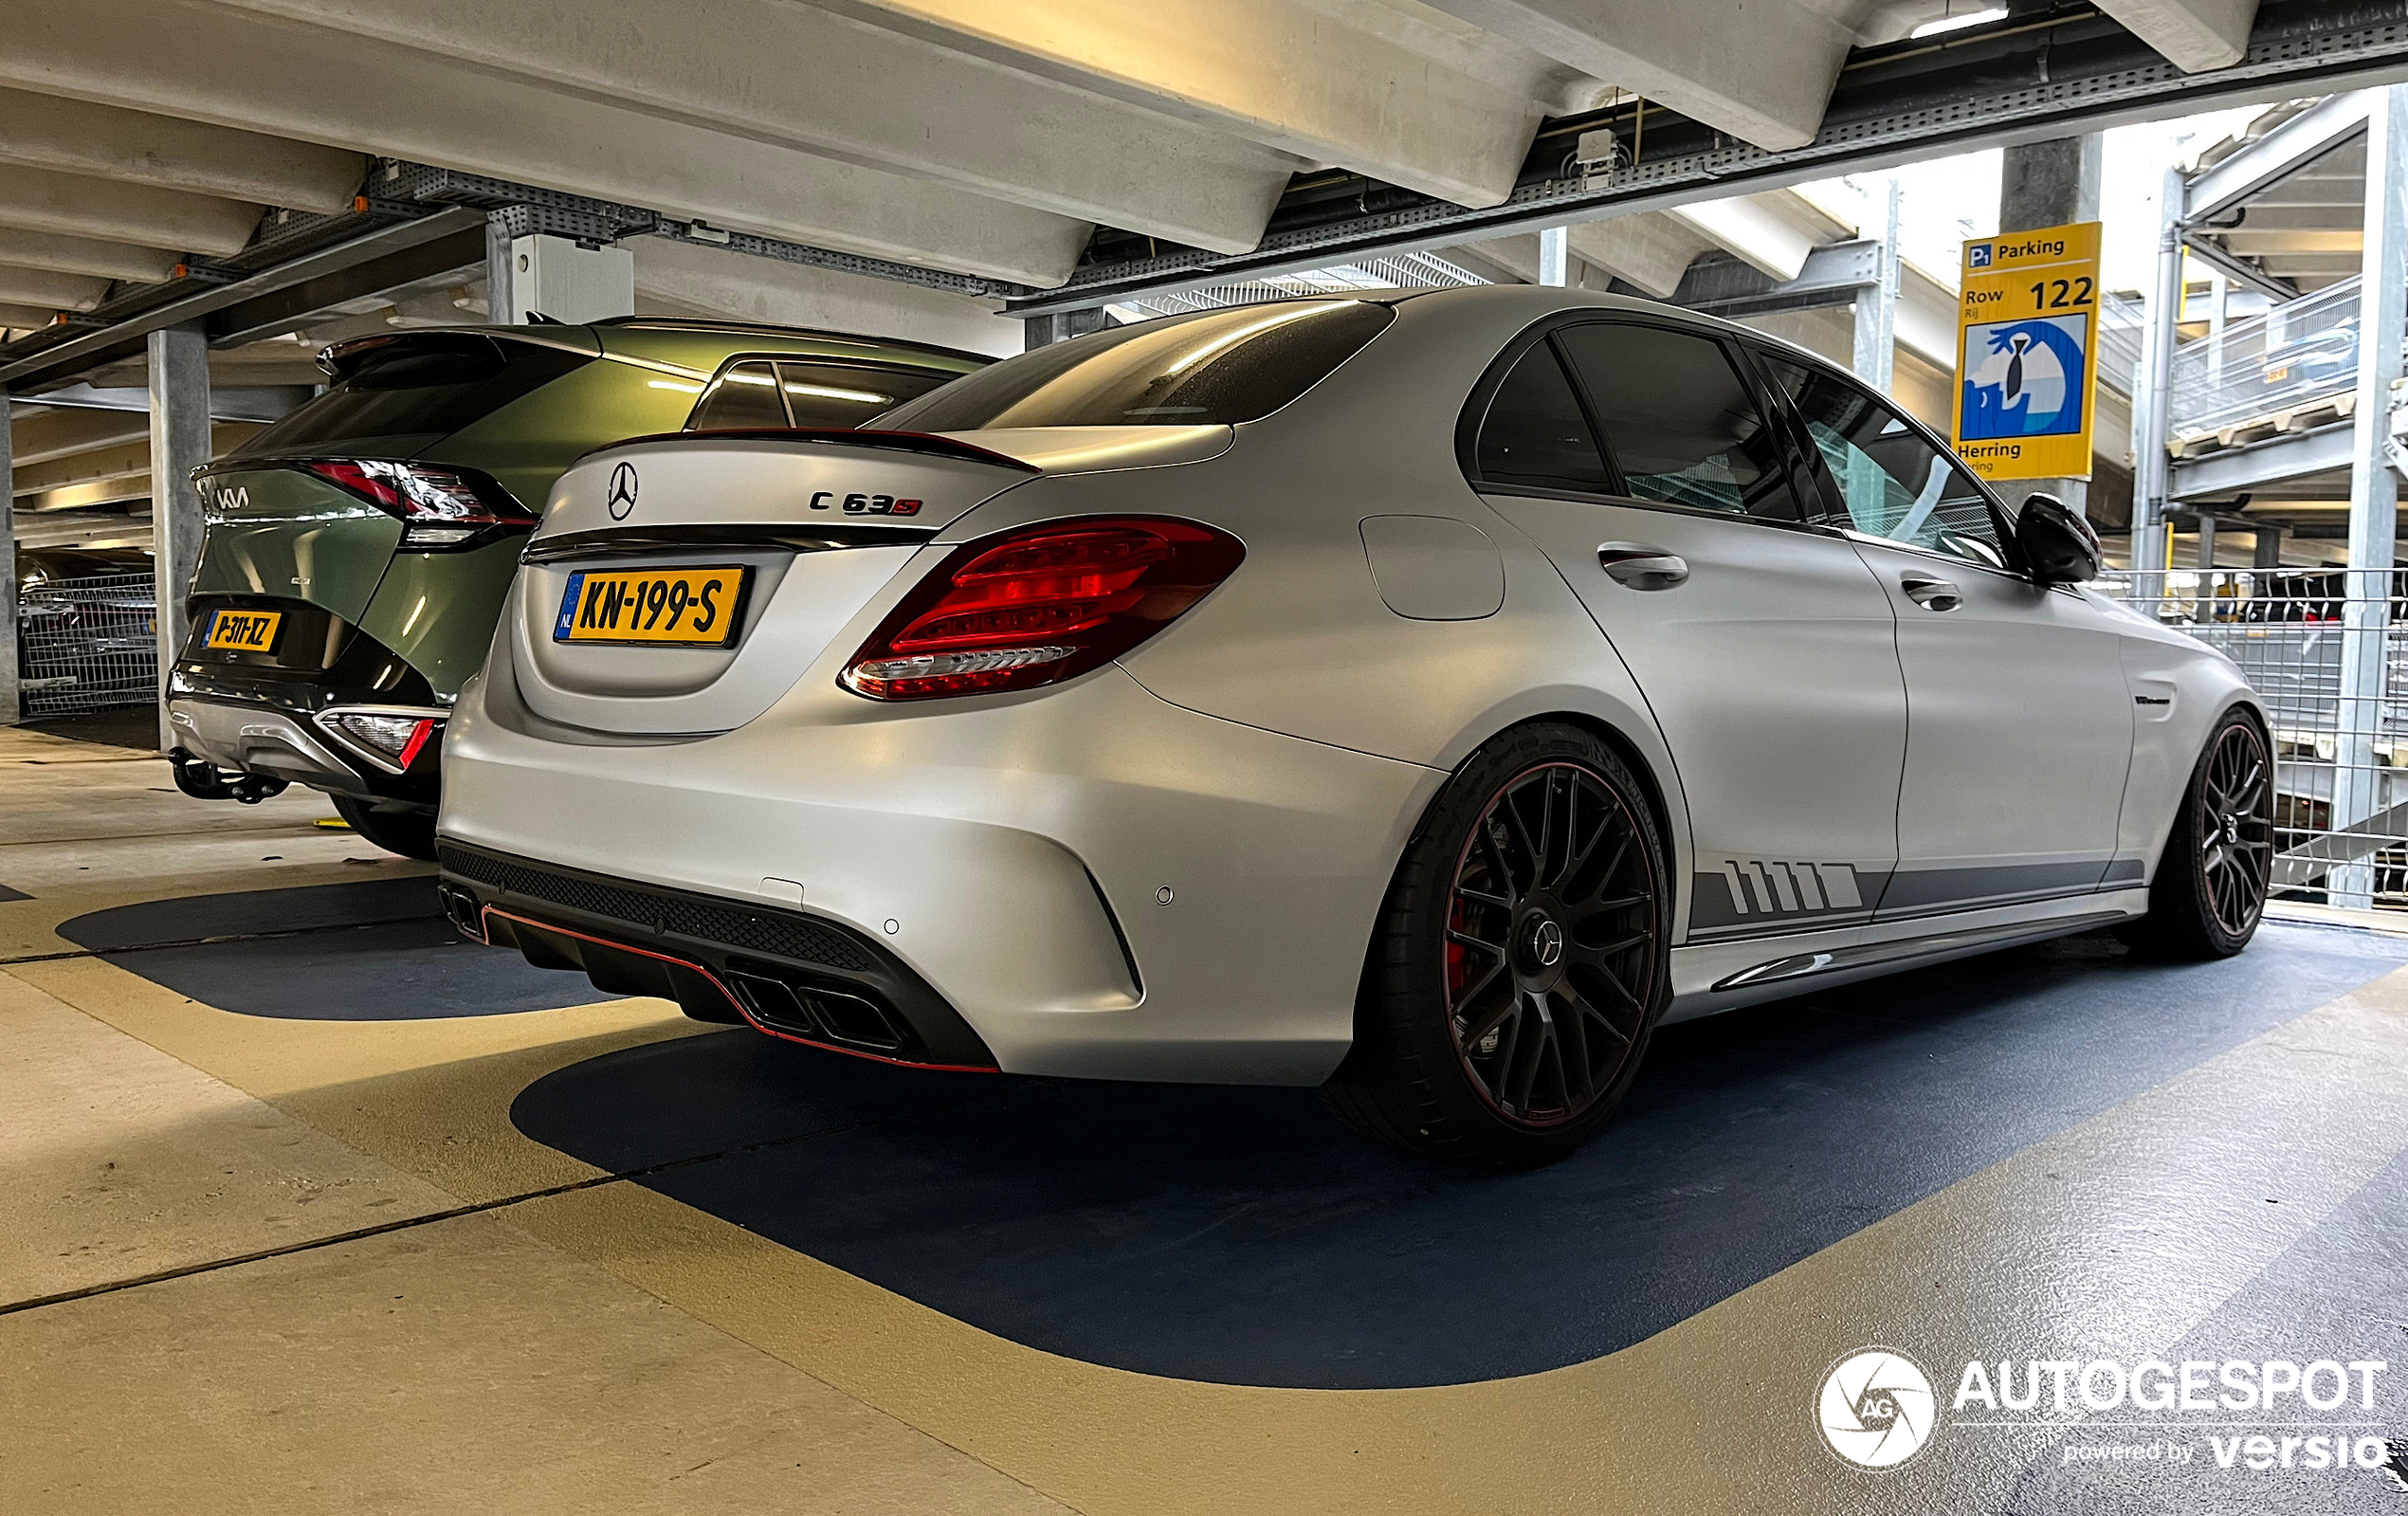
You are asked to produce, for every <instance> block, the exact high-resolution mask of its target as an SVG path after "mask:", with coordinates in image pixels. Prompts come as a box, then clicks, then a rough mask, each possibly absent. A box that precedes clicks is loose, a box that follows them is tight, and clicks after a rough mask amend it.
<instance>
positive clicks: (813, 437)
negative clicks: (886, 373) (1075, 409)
mask: <svg viewBox="0 0 2408 1516" xmlns="http://www.w3.org/2000/svg"><path fill="white" fill-rule="evenodd" d="M667 442H826V443H835V444H837V445H839V446H842V447H881V448H885V450H887V451H889V452H916V453H921V454H924V455H926V456H929V457H934V458H958V459H960V460H962V461H963V462H965V463H974V464H994V465H997V466H1001V467H1004V468H1016V469H1018V470H1020V471H1021V472H1022V473H1026V474H1042V473H1044V472H1045V470H1044V469H1042V468H1039V467H1038V466H1036V465H1034V464H1031V463H1027V462H1024V461H1023V460H1021V459H1018V458H1013V457H1012V456H1010V455H1009V454H1006V453H999V452H995V451H994V450H993V449H991V448H987V447H978V446H976V445H975V444H973V443H967V442H963V441H962V440H961V439H959V438H958V437H947V436H942V435H939V433H937V432H933V431H848V430H845V429H843V428H841V427H758V428H748V429H735V430H729V431H656V432H652V433H649V434H648V435H646V436H642V437H622V438H620V439H619V440H618V441H616V442H613V443H610V444H607V445H605V446H603V447H596V448H593V450H592V451H590V452H587V453H586V454H585V455H584V456H585V457H587V458H591V457H593V455H594V453H605V452H616V451H617V450H618V449H620V448H622V447H646V446H648V445H650V444H653V443H667Z"/></svg>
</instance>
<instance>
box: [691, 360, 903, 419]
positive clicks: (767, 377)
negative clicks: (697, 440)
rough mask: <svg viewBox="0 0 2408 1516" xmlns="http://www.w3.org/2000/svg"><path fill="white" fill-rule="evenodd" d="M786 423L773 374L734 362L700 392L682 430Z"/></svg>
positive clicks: (755, 365) (768, 369) (767, 367)
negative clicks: (692, 412)
mask: <svg viewBox="0 0 2408 1516" xmlns="http://www.w3.org/2000/svg"><path fill="white" fill-rule="evenodd" d="M882 409H883V408H882ZM787 424H788V423H787V420H786V403H785V402H784V401H782V400H780V399H779V398H778V397H777V373H776V371H775V369H773V368H771V367H770V365H768V364H767V363H737V364H731V365H730V366H729V367H728V370H727V372H726V373H724V374H721V375H720V376H719V377H718V378H716V379H713V380H712V381H711V383H710V388H708V389H706V390H704V391H703V392H702V400H701V401H700V402H699V403H698V404H697V405H696V406H695V407H694V414H693V415H691V416H689V417H687V418H686V422H685V429H686V430H688V431H742V430H751V429H758V428H775V427H783V426H786V425H787Z"/></svg>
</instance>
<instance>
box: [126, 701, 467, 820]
mask: <svg viewBox="0 0 2408 1516" xmlns="http://www.w3.org/2000/svg"><path fill="white" fill-rule="evenodd" d="M430 713H431V712H430ZM167 719H168V722H169V724H170V725H172V726H173V727H174V728H175V734H176V739H177V745H179V746H181V747H183V748H185V749H187V750H188V751H190V752H191V753H192V755H193V756H194V757H195V758H205V759H207V760H208V761H209V762H210V763H212V764H215V765H216V766H217V767H219V768H221V769H230V770H233V771H235V772H238V773H242V774H259V775H265V776H267V777H269V778H276V779H283V780H287V781H289V782H291V783H294V784H305V785H308V786H309V787H310V788H311V789H314V790H324V791H327V792H329V793H331V794H335V795H350V796H352V797H354V798H356V799H362V800H369V801H376V802H382V803H387V804H399V805H404V806H408V807H410V808H413V809H418V810H426V811H431V810H433V809H434V808H435V804H436V800H437V798H438V796H439V795H440V793H441V784H442V779H441V776H440V772H439V762H440V760H439V759H438V758H436V757H435V756H434V754H433V752H432V751H431V750H432V749H434V748H436V747H437V746H439V742H438V743H430V744H429V749H430V751H429V754H428V755H427V756H426V757H425V758H422V759H421V760H420V761H419V762H418V763H416V764H414V765H413V766H412V767H411V769H410V772H408V773H402V774H396V773H389V772H386V766H380V765H379V764H377V763H375V762H374V761H371V760H370V759H368V758H365V757H363V756H360V755H356V754H354V753H352V752H350V751H349V750H348V749H347V747H346V745H345V744H344V743H343V742H342V741H341V740H338V739H337V738H336V737H334V736H333V735H331V734H330V733H328V732H327V731H326V730H325V729H324V728H323V727H322V726H320V725H319V723H318V721H317V720H316V719H315V717H314V715H313V713H310V712H307V711H301V710H295V709H292V708H290V707H287V706H283V705H277V704H271V703H267V702H265V701H259V700H229V699H225V698H222V697H220V698H208V697H203V696H199V695H193V694H173V695H171V696H170V698H169V700H168V704H167Z"/></svg>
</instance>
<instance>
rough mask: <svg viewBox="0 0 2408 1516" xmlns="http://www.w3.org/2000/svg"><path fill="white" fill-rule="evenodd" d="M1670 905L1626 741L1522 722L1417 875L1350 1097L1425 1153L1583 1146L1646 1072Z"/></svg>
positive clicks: (1441, 811)
mask: <svg viewBox="0 0 2408 1516" xmlns="http://www.w3.org/2000/svg"><path fill="white" fill-rule="evenodd" d="M1668 919H1669V891H1668V889H1667V887H1666V880H1665V860H1664V849H1663V846H1662V842H1661V839H1660V837H1659V836H1658V834H1657V830H1656V824H1655V820H1654V817H1653V815H1652V813H1651V812H1650V810H1649V808H1648V804H1647V800H1646V797H1645V794H1644V792H1643V791H1642V790H1641V789H1640V788H1639V785H1638V783H1637V781H1636V779H1635V777H1634V776H1633V775H1632V774H1631V772H1630V770H1629V769H1628V768H1627V767H1625V766H1624V764H1623V763H1622V762H1621V761H1620V759H1618V758H1616V757H1615V756H1614V753H1613V751H1612V750H1611V749H1610V748H1608V747H1607V746H1606V745H1605V744H1604V743H1603V742H1602V741H1600V740H1597V739H1596V738H1595V737H1593V736H1591V735H1590V734H1588V733H1586V732H1582V731H1579V730H1578V729H1576V728H1572V727H1565V726H1555V725H1543V726H1533V727H1527V728H1520V729H1517V730H1515V731H1513V732H1509V733H1507V734H1505V736H1504V737H1502V738H1500V739H1499V740H1496V741H1495V742H1492V743H1491V744H1490V745H1489V746H1488V748H1487V749H1485V750H1484V751H1483V752H1482V753H1481V754H1480V755H1479V756H1478V757H1476V758H1473V759H1472V761H1471V762H1470V763H1469V764H1467V765H1466V766H1465V768H1464V770H1463V771H1462V772H1461V773H1459V774H1458V775H1457V776H1455V778H1454V779H1453V781H1451V782H1450V784H1449V785H1448V787H1447V788H1446V790H1445V791H1443V792H1442V793H1441V794H1440V795H1439V797H1438V799H1437V800H1436V802H1434V803H1433V804H1432V807H1431V810H1430V813H1429V815H1428V816H1427V817H1426V818H1425V820H1424V821H1423V824H1422V827H1421V829H1420V830H1419V831H1417V832H1416V833H1415V835H1414V841H1413V843H1412V845H1411V847H1409V848H1408V849H1407V850H1406V854H1405V857H1404V860H1403V862H1402V863H1401V864H1400V865H1399V866H1398V868H1397V871H1396V881H1395V883H1394V884H1393V885H1392V886H1390V889H1389V896H1388V903H1387V905H1386V907H1385V909H1384V911H1383V913H1382V916H1381V921H1380V926H1379V930H1378V932H1377V934H1376V935H1375V937H1374V940H1373V943H1372V952H1371V957H1370V959H1369V961H1368V962H1367V963H1366V965H1365V969H1364V975H1363V988H1362V996H1361V1001H1360V1004H1359V1010H1358V1014H1357V1042H1356V1047H1355V1049H1354V1051H1353V1052H1352V1053H1350V1054H1349V1056H1348V1058H1347V1061H1346V1064H1345V1066H1344V1067H1343V1068H1341V1069H1340V1071H1339V1074H1338V1077H1337V1078H1335V1079H1333V1080H1332V1081H1331V1083H1330V1085H1329V1087H1328V1091H1327V1093H1328V1095H1329V1099H1330V1104H1331V1105H1333V1106H1334V1107H1336V1108H1337V1109H1338V1111H1339V1112H1340V1114H1341V1115H1343V1116H1345V1117H1346V1118H1347V1119H1348V1120H1349V1121H1351V1122H1353V1123H1355V1124H1356V1125H1358V1126H1359V1127H1362V1128H1364V1129H1365V1130H1367V1131H1370V1132H1372V1133H1373V1134H1375V1135H1377V1136H1379V1137H1382V1138H1385V1139H1387V1140H1388V1141H1391V1142H1396V1143H1398V1144H1400V1145H1403V1146H1405V1147H1409V1148H1412V1149H1414V1150H1416V1151H1419V1152H1425V1153H1432V1154H1437V1155H1441V1156H1446V1157H1453V1158H1464V1159H1471V1160H1480V1161H1487V1162H1494V1163H1509V1164H1527V1163H1537V1162H1544V1161H1546V1160H1549V1159H1552V1158H1556V1157H1560V1156H1561V1155H1562V1154H1563V1153H1566V1152H1569V1151H1571V1149H1572V1148H1573V1147H1575V1146H1577V1145H1578V1143H1579V1142H1580V1141H1581V1140H1582V1139H1583V1138H1585V1137H1586V1136H1587V1135H1588V1133H1589V1132H1590V1131H1592V1130H1594V1129H1595V1128H1596V1126H1597V1125H1598V1124H1600V1123H1602V1122H1603V1121H1604V1120H1605V1119H1606V1118H1607V1117H1608V1116H1609V1115H1610V1114H1611V1113H1612V1110H1613V1107H1614V1105H1615V1104H1617V1103H1618V1102H1619V1101H1620V1099H1621V1097H1622V1094H1623V1092H1624V1091H1625V1090H1627V1089H1628V1088H1629V1087H1630V1083H1631V1080H1632V1078H1633V1076H1634V1075H1635V1073H1636V1072H1637V1069H1638V1065H1639V1058H1640V1054H1641V1053H1642V1052H1643V1051H1644V1050H1645V1048H1646V1045H1647V1040H1648V1033H1649V1032H1650V1030H1651V1028H1652V1026H1653V1023H1654V1018H1655V1015H1656V1013H1657V1012H1658V1011H1659V1010H1660V1009H1661V1008H1662V1005H1663V1002H1664V999H1665V994H1664V986H1665V962H1666V957H1665V928H1666V922H1667V921H1668Z"/></svg>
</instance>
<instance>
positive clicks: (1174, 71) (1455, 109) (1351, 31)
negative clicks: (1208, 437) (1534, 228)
mask: <svg viewBox="0 0 2408 1516" xmlns="http://www.w3.org/2000/svg"><path fill="white" fill-rule="evenodd" d="M819 3H820V6H821V9H828V10H834V11H837V12H840V13H842V14H844V15H848V16H851V17H854V18H856V19H857V20H860V21H862V22H865V23H867V24H868V25H871V26H875V27H883V28H885V29H886V30H889V31H894V32H900V33H903V34H904V35H907V36H915V37H921V38H923V39H925V40H926V41H929V42H932V43H935V44H936V45H938V46H941V47H944V48H947V49H948V50H951V51H954V52H958V53H964V54H967V55H969V56H971V57H974V58H979V59H984V60H986V61H988V62H990V63H994V64H1001V65H1003V66H1005V67H1008V68H1012V69H1016V70H1018V71H1020V72H1022V73H1027V74H1034V75H1037V76H1039V77H1041V78H1045V79H1050V80H1053V81H1055V82H1060V83H1064V84H1068V85H1071V86H1073V87H1076V88H1079V89H1085V90H1090V91H1093V92H1094V93H1096V94H1100V95H1106V96H1110V97H1112V98H1113V99H1115V100H1125V101H1127V102H1128V103H1130V104H1132V105H1137V106H1140V107H1143V108H1144V109H1146V110H1149V111H1154V112H1157V113H1159V114H1161V115H1165V116H1173V117H1177V118H1179V119H1182V120H1189V121H1194V122H1196V123H1197V124H1199V125H1202V126H1206V127H1210V128H1212V129H1213V130H1214V131H1219V132H1227V133H1230V134H1231V135H1233V136H1237V137H1245V138H1246V139H1248V140H1249V141H1253V142H1259V143H1262V144H1264V145H1266V146H1268V147H1273V148H1277V149H1279V150H1281V151H1282V152H1286V153H1292V154H1295V155H1297V156H1299V157H1302V158H1306V159H1310V160H1311V161H1313V162H1317V163H1335V164H1341V165H1343V166H1344V167H1346V168H1349V169H1353V170H1354V171H1356V172H1357V173H1359V174H1369V175H1371V176H1372V177H1374V178H1378V179H1385V180H1387V181H1388V182H1390V183H1392V184H1399V185H1403V186H1404V187H1406V188H1407V189H1411V190H1418V191H1420V192H1423V193H1425V194H1432V195H1436V196H1437V197H1438V198H1439V199H1442V200H1450V201H1453V202H1454V203H1455V204H1457V205H1467V206H1493V205H1498V204H1501V203H1503V202H1504V200H1505V197H1506V196H1507V195H1508V194H1510V193H1512V192H1513V182H1514V177H1515V175H1516V174H1518V173H1519V172H1520V171H1521V168H1522V162H1523V157H1524V156H1525V155H1527V154H1528V153H1529V150H1530V139H1531V137H1532V136H1533V135H1534V134H1535V133H1536V132H1537V130H1538V124H1539V120H1540V118H1541V114H1542V113H1541V105H1540V102H1539V101H1538V100H1535V99H1533V98H1532V97H1531V96H1530V95H1529V94H1528V93H1526V92H1525V91H1523V90H1520V89H1514V88H1511V87H1509V86H1506V85H1505V84H1502V83H1499V82H1490V81H1488V80H1486V79H1482V78H1479V77H1476V76H1475V75H1473V74H1472V73H1469V72H1466V71H1462V70H1458V69H1456V68H1452V67H1447V66H1443V65H1439V64H1435V63H1434V62H1433V60H1432V58H1430V57H1429V56H1426V55H1425V54H1423V53H1420V52H1415V51H1414V50H1412V49H1410V48H1409V47H1407V46H1403V45H1401V44H1400V43H1399V42H1397V41H1395V40H1392V39H1390V38H1388V37H1383V36H1379V35H1377V34H1375V33H1373V32H1371V31H1368V30H1364V29H1360V28H1358V27H1351V26H1348V25H1345V24H1344V23H1343V22H1342V21H1340V20H1338V19H1336V18H1334V17H1333V16H1332V15H1330V14H1327V13H1324V12H1323V11H1322V10H1316V9H1309V8H1308V7H1307V6H1304V5H1301V4H1297V3H1294V0H1155V3H1152V4H1148V5H1144V6H1131V5H1128V4H1126V3H1125V0H819ZM1268 59H1276V60H1277V64H1276V66H1272V67H1266V66H1265V61H1266V60H1268Z"/></svg>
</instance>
